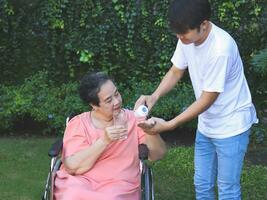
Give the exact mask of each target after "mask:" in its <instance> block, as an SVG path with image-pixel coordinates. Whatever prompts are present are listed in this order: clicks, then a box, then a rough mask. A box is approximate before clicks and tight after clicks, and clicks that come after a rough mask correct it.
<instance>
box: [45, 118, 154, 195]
mask: <svg viewBox="0 0 267 200" xmlns="http://www.w3.org/2000/svg"><path fill="white" fill-rule="evenodd" d="M74 116H75V115H71V116H70V117H68V118H67V120H66V124H67V123H68V121H69V120H70V119H71V118H72V117H74ZM62 147H63V139H62V138H59V139H58V140H57V141H56V142H55V143H54V144H52V146H51V147H50V149H49V151H48V155H49V157H50V158H51V161H50V169H49V173H48V176H47V179H46V184H45V189H44V193H43V196H42V200H53V199H54V196H53V194H54V182H55V179H56V172H57V171H58V170H59V168H60V166H61V164H62V161H61V150H62ZM138 150H139V159H140V169H141V200H154V183H153V172H152V168H151V165H150V164H149V162H148V153H149V150H148V148H147V146H146V145H145V144H140V145H139V146H138Z"/></svg>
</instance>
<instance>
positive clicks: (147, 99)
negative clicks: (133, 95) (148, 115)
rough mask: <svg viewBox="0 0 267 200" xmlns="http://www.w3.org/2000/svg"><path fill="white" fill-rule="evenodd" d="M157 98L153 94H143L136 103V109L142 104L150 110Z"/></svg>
mask: <svg viewBox="0 0 267 200" xmlns="http://www.w3.org/2000/svg"><path fill="white" fill-rule="evenodd" d="M157 100H158V99H157V98H156V97H155V96H153V95H141V96H140V97H139V99H138V100H137V101H136V103H135V105H134V110H136V109H137V108H138V107H139V106H140V105H146V106H147V107H148V110H149V111H150V110H151V108H152V107H153V106H154V105H155V103H156V102H157Z"/></svg>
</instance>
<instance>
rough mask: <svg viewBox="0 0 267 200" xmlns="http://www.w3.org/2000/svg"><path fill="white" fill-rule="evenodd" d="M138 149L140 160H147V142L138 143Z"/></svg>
mask: <svg viewBox="0 0 267 200" xmlns="http://www.w3.org/2000/svg"><path fill="white" fill-rule="evenodd" d="M138 151H139V159H140V160H147V159H148V153H149V149H148V147H147V145H146V144H139V145H138Z"/></svg>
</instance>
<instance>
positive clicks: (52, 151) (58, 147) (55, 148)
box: [48, 138, 63, 158]
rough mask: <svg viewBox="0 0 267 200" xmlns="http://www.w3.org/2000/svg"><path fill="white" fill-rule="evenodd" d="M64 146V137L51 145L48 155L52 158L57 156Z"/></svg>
mask: <svg viewBox="0 0 267 200" xmlns="http://www.w3.org/2000/svg"><path fill="white" fill-rule="evenodd" d="M62 146H63V139H62V138H60V139H58V140H57V141H56V142H55V143H54V144H53V145H52V146H51V148H50V149H49V152H48V155H49V156H50V157H51V158H52V157H55V156H57V155H58V154H59V153H60V151H61V149H62Z"/></svg>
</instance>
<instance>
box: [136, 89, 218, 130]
mask: <svg viewBox="0 0 267 200" xmlns="http://www.w3.org/2000/svg"><path fill="white" fill-rule="evenodd" d="M219 94H220V93H218V92H206V91H203V92H202V94H201V96H200V98H199V99H197V100H196V101H195V102H194V103H192V104H191V105H190V106H189V107H188V108H187V109H186V110H185V111H184V112H182V113H181V114H179V115H178V116H176V117H175V118H174V119H172V120H170V121H164V120H163V119H160V118H155V117H152V118H151V119H149V120H147V121H145V122H143V123H139V125H138V126H140V127H141V128H142V129H143V130H144V131H145V132H147V133H150V134H155V133H160V132H163V131H167V130H172V129H174V128H176V127H178V126H179V125H181V124H183V123H185V122H187V121H190V120H192V119H194V118H196V117H197V116H198V115H199V114H201V113H202V112H204V111H205V110H207V109H208V108H209V107H210V106H211V105H212V104H213V103H214V101H215V100H216V99H217V97H218V96H219Z"/></svg>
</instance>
